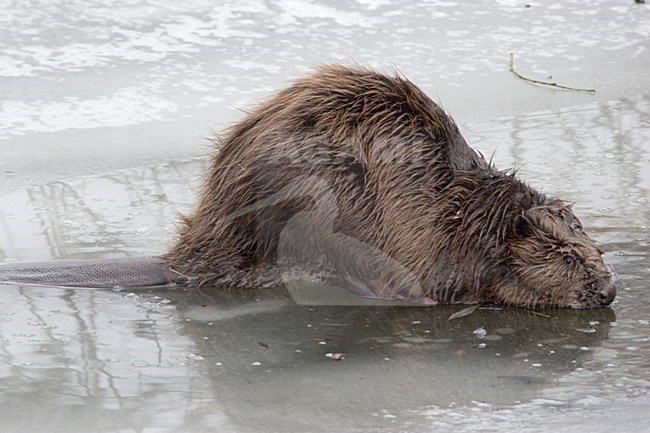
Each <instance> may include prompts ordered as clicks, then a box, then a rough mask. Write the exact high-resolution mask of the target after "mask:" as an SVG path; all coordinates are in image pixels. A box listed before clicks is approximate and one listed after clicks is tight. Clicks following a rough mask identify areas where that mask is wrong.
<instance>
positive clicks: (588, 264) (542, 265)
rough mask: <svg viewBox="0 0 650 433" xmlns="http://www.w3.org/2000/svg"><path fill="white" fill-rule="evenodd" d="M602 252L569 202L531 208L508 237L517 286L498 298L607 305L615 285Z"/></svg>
mask: <svg viewBox="0 0 650 433" xmlns="http://www.w3.org/2000/svg"><path fill="white" fill-rule="evenodd" d="M602 254H603V251H602V250H601V249H600V248H598V247H597V246H596V243H595V242H594V241H593V240H592V239H591V238H590V237H589V236H587V234H586V233H585V232H584V231H583V230H582V224H581V223H580V221H579V220H578V218H577V217H576V216H575V215H574V214H573V212H572V210H571V207H570V206H565V205H564V204H562V203H561V202H554V203H550V204H546V205H542V206H535V207H532V208H530V209H528V210H526V211H523V212H522V213H521V214H520V215H518V216H517V217H516V220H515V223H514V227H513V236H512V237H511V238H510V239H509V240H508V245H507V253H506V257H505V260H506V265H507V266H508V268H509V269H510V271H511V273H512V275H513V276H514V278H515V279H516V284H515V285H514V288H513V287H512V286H511V287H510V288H509V287H505V286H504V287H503V288H501V289H497V291H496V293H494V295H495V297H496V298H497V300H498V301H499V302H503V303H506V304H512V305H522V306H529V307H569V308H597V307H603V306H607V305H609V304H611V303H612V301H613V300H614V297H615V296H616V288H615V287H614V285H613V283H612V274H611V273H610V271H609V270H608V268H607V267H606V266H605V263H604V262H603V259H602V257H601V256H602Z"/></svg>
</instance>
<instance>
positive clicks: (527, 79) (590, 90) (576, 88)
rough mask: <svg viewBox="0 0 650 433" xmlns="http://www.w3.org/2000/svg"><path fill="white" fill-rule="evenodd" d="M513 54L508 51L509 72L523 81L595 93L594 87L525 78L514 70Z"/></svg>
mask: <svg viewBox="0 0 650 433" xmlns="http://www.w3.org/2000/svg"><path fill="white" fill-rule="evenodd" d="M514 63H515V61H514V55H513V54H512V53H510V72H512V73H513V74H515V77H517V78H519V79H522V80H524V81H528V82H530V83H535V84H543V85H545V86H551V87H556V88H558V89H565V90H573V91H574V92H589V93H596V89H584V88H580V87H569V86H563V85H561V84H558V83H553V82H549V81H540V80H534V79H532V78H527V77H524V76H523V75H521V74H520V73H519V72H517V71H515V66H514Z"/></svg>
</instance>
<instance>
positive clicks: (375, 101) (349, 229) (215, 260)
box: [163, 66, 615, 308]
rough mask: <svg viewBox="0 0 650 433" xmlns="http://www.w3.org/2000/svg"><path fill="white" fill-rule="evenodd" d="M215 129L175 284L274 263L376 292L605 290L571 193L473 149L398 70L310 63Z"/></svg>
mask: <svg viewBox="0 0 650 433" xmlns="http://www.w3.org/2000/svg"><path fill="white" fill-rule="evenodd" d="M216 144H217V146H218V149H219V150H218V152H217V153H216V154H215V156H214V158H213V160H212V163H211V166H210V168H209V176H208V178H207V180H206V182H205V185H204V186H203V190H202V193H201V194H200V201H199V203H198V206H197V207H196V209H195V210H194V211H193V213H191V214H190V215H188V216H186V217H185V218H184V221H183V224H182V227H180V237H179V240H178V242H177V244H176V245H175V246H174V247H173V248H172V249H171V250H170V251H169V252H168V253H167V254H166V255H165V256H164V257H163V258H164V260H165V262H166V264H167V265H168V266H169V267H170V268H171V269H172V271H173V273H174V275H175V276H174V278H175V280H176V281H177V282H179V283H183V284H190V285H196V286H219V287H224V286H226V287H228V286H256V287H257V286H272V285H276V284H280V283H282V281H283V278H286V277H283V274H282V269H287V268H286V267H283V266H284V265H285V264H287V263H288V264H290V265H297V266H302V267H304V268H315V267H319V266H321V265H323V266H325V267H327V268H329V269H332V270H333V271H334V273H335V274H336V275H338V276H340V277H341V278H342V279H343V280H345V281H346V282H347V283H349V284H350V286H353V287H355V288H356V290H357V291H359V292H360V293H362V294H364V293H365V294H369V295H373V296H379V297H386V298H396V297H409V298H412V299H422V300H423V301H429V302H438V303H474V302H497V303H502V304H507V305H518V306H528V307H546V306H552V307H573V308H591V307H597V306H600V305H601V304H603V305H604V304H608V303H609V302H611V299H613V296H614V293H615V291H614V288H613V285H612V283H611V275H610V273H609V271H608V270H607V268H606V266H605V265H604V263H603V261H602V258H601V254H602V251H600V250H599V249H598V248H597V247H596V246H595V244H594V242H593V241H592V240H591V239H590V238H589V237H588V236H587V235H586V234H585V233H584V232H583V230H582V227H581V225H580V222H579V221H578V219H577V217H576V216H575V215H574V214H573V212H572V210H571V208H570V207H569V206H565V204H564V203H563V202H562V201H560V200H559V199H556V198H552V197H547V196H546V195H544V194H542V193H540V192H538V191H536V190H534V189H532V188H530V187H529V186H528V185H526V184H525V183H523V182H521V181H519V180H518V179H517V178H516V177H515V176H514V174H512V173H509V172H504V171H498V170H497V169H496V168H495V167H494V166H493V165H491V164H490V163H488V162H486V161H485V159H484V158H483V157H482V156H481V155H479V154H478V153H476V152H475V151H474V150H472V149H471V148H470V147H469V146H468V145H467V143H466V142H465V140H464V139H463V137H462V136H461V134H460V132H459V130H458V128H457V126H456V124H455V123H454V122H453V120H452V119H451V118H450V117H449V116H448V115H446V114H445V112H444V111H443V110H442V109H441V108H440V107H438V106H437V105H436V104H435V103H433V102H432V101H431V100H430V99H429V98H428V97H427V96H426V95H425V94H424V93H423V92H422V91H421V90H420V89H418V88H417V87H416V86H414V85H413V84H412V83H410V82H409V81H408V80H406V79H405V78H403V77H400V76H396V77H388V76H386V75H383V74H379V73H376V72H373V71H371V70H367V69H364V68H361V67H352V68H350V67H344V66H325V67H321V68H319V69H318V70H317V71H316V72H315V73H314V74H312V75H310V76H307V77H306V78H303V79H300V80H298V81H296V82H294V83H293V84H292V85H291V86H289V87H288V88H286V89H285V90H283V91H281V92H279V93H278V94H276V95H275V96H273V97H272V98H270V99H269V100H267V101H266V102H265V103H263V104H262V105H261V106H260V107H258V108H256V109H255V110H254V111H252V112H251V113H250V114H248V115H247V116H246V117H245V118H244V119H243V120H242V121H241V122H239V123H238V124H236V125H234V126H233V127H232V128H230V129H229V131H227V133H226V134H225V135H224V136H223V137H222V138H219V139H218V140H217V142H216ZM567 257H570V258H567Z"/></svg>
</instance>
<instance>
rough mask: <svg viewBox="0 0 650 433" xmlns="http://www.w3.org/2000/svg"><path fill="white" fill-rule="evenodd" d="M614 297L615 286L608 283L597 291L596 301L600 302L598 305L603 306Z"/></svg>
mask: <svg viewBox="0 0 650 433" xmlns="http://www.w3.org/2000/svg"><path fill="white" fill-rule="evenodd" d="M615 297H616V287H614V285H613V284H612V283H609V284H607V285H606V286H605V287H604V288H603V289H601V291H600V293H598V302H600V305H602V306H603V307H605V306H607V305H609V304H611V303H612V301H613V300H614V298H615Z"/></svg>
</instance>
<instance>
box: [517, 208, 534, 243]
mask: <svg viewBox="0 0 650 433" xmlns="http://www.w3.org/2000/svg"><path fill="white" fill-rule="evenodd" d="M530 224H531V221H530V220H529V219H528V218H527V217H526V213H525V212H522V213H520V214H519V215H517V216H516V217H515V221H514V227H513V229H514V230H513V231H514V235H515V237H519V238H525V237H528V236H530V233H531V230H530V229H531V227H530Z"/></svg>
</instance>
